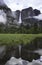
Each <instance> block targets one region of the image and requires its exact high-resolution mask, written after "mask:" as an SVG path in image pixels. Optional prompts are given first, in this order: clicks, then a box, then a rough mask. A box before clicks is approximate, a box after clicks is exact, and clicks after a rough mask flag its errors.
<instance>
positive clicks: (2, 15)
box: [0, 10, 7, 24]
mask: <svg viewBox="0 0 42 65" xmlns="http://www.w3.org/2000/svg"><path fill="white" fill-rule="evenodd" d="M6 20H7V19H6V14H5V13H4V11H3V10H0V23H4V24H5V23H6Z"/></svg>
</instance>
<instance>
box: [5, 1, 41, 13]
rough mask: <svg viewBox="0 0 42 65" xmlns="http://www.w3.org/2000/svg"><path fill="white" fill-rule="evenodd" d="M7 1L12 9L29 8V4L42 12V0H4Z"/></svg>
mask: <svg viewBox="0 0 42 65" xmlns="http://www.w3.org/2000/svg"><path fill="white" fill-rule="evenodd" d="M4 1H5V3H6V4H7V5H8V6H9V7H10V8H11V9H12V10H17V9H19V10H21V9H23V8H27V7H29V6H31V7H33V8H34V9H35V8H36V9H39V10H41V12H42V0H4Z"/></svg>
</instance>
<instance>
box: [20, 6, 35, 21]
mask: <svg viewBox="0 0 42 65" xmlns="http://www.w3.org/2000/svg"><path fill="white" fill-rule="evenodd" d="M34 15H35V13H34V11H33V8H32V7H29V8H27V9H23V10H22V11H21V18H22V20H23V19H25V18H27V17H29V16H31V17H32V16H34Z"/></svg>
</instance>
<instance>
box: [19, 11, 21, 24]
mask: <svg viewBox="0 0 42 65" xmlns="http://www.w3.org/2000/svg"><path fill="white" fill-rule="evenodd" d="M21 22H22V20H21V12H20V16H19V23H20V24H21Z"/></svg>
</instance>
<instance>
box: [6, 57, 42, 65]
mask: <svg viewBox="0 0 42 65" xmlns="http://www.w3.org/2000/svg"><path fill="white" fill-rule="evenodd" d="M5 65H42V56H40V59H37V60H34V59H33V60H32V62H29V61H26V60H23V59H21V58H19V59H16V58H15V57H11V58H10V60H8V61H7V62H6V64H5Z"/></svg>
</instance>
